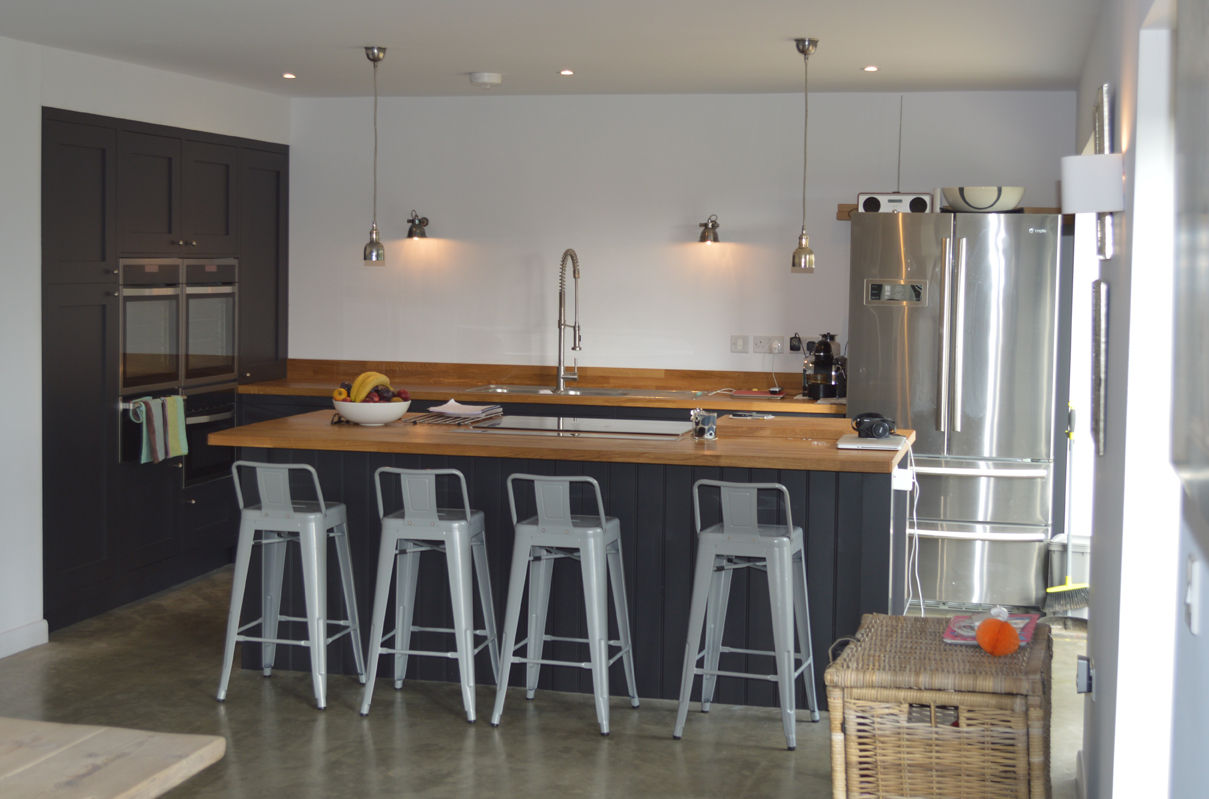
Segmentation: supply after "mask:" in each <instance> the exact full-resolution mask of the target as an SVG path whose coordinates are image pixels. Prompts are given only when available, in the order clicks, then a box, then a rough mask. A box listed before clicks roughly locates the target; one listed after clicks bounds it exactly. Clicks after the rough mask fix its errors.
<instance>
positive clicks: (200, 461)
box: [181, 385, 236, 486]
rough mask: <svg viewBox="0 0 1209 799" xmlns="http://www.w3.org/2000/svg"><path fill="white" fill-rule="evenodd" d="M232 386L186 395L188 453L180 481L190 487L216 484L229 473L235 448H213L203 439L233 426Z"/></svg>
mask: <svg viewBox="0 0 1209 799" xmlns="http://www.w3.org/2000/svg"><path fill="white" fill-rule="evenodd" d="M235 397H236V394H235V386H234V385H228V386H217V387H213V388H208V389H193V390H190V391H187V392H186V393H185V436H186V438H187V439H188V441H189V452H188V453H187V454H186V455H185V457H184V468H183V470H182V476H181V480H182V483H183V485H186V486H190V485H196V484H197V483H204V482H206V481H209V480H217V479H220V478H223V477H226V476H227V475H229V474H230V473H231V464H232V463H234V462H235V448H234V447H215V446H211V445H210V444H209V443H207V442H206V437H207V436H209V435H210V434H211V433H213V432H215V431H218V430H226V429H227V428H230V427H234V426H235Z"/></svg>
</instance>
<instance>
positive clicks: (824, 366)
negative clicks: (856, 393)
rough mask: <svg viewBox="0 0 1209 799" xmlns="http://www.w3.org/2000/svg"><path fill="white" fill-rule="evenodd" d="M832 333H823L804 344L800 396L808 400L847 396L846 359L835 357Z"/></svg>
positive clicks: (839, 356) (835, 346) (833, 335)
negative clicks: (804, 352) (804, 353)
mask: <svg viewBox="0 0 1209 799" xmlns="http://www.w3.org/2000/svg"><path fill="white" fill-rule="evenodd" d="M834 342H835V334H834V333H823V334H821V335H820V336H819V337H818V339H817V340H815V341H807V342H806V344H805V351H806V355H805V357H804V358H803V361H802V395H803V396H805V397H809V398H810V399H815V400H819V399H829V398H833V397H845V396H847V395H848V370H847V368H848V362H847V360H848V359H847V358H845V357H844V356H842V355H837V354H836V352H835V349H836V348H837V347H838V345H836V344H834Z"/></svg>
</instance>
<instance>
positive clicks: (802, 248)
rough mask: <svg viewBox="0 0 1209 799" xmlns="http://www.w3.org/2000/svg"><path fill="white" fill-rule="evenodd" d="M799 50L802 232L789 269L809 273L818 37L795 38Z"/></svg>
mask: <svg viewBox="0 0 1209 799" xmlns="http://www.w3.org/2000/svg"><path fill="white" fill-rule="evenodd" d="M794 44H795V45H797V48H798V52H799V53H801V54H802V64H803V68H802V108H803V111H802V233H801V235H799V236H798V247H797V249H796V250H794V251H793V260H792V261H791V262H790V264H789V271H790V272H792V273H794V274H809V273H811V272H813V271H814V250H812V249H810V236H808V235H806V133H807V130H808V127H809V123H810V95H809V93H808V91H807V86H808V85H809V77H810V56H811V54H812V53H813V52H814V51H815V50H816V49H817V48H818V46H819V40H818V39H794Z"/></svg>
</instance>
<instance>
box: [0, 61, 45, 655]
mask: <svg viewBox="0 0 1209 799" xmlns="http://www.w3.org/2000/svg"><path fill="white" fill-rule="evenodd" d="M37 55H38V54H37V48H36V47H33V46H31V45H28V44H24V43H22V42H15V41H13V40H11V39H4V38H0V108H3V109H4V115H3V121H2V122H0V176H2V177H0V282H2V283H3V285H4V291H3V292H0V342H2V343H0V383H3V384H5V385H7V386H10V393H12V392H16V393H18V394H19V395H20V397H21V401H20V405H21V408H22V410H21V412H19V413H13V412H9V413H5V414H3V415H0V441H2V442H3V457H0V506H3V507H4V521H3V524H0V553H3V554H2V555H0V657H3V656H4V655H8V654H11V653H13V652H17V651H19V650H21V649H25V648H27V647H30V646H33V645H35V644H39V643H42V642H44V641H45V640H46V623H45V621H43V619H42V502H41V496H42V468H41V466H42V458H41V450H42V424H41V420H42V407H41V401H40V398H41V386H42V378H41V375H42V351H41V343H40V342H41V339H40V335H41V322H40V319H41V315H40V313H39V307H40V299H39V298H40V297H41V292H42V284H41V280H40V277H39V276H40V274H41V270H40V269H39V264H40V263H41V258H42V252H41V245H40V243H39V242H40V233H39V224H40V222H39V220H40V219H41V213H40V211H39V208H38V198H39V196H40V194H41V191H40V187H41V183H42V181H41V173H40V170H39V159H38V158H37V153H38V152H39V151H40V150H41V147H42V140H41V128H42V122H41V116H40V114H41V112H40V111H39V110H38V88H39V86H38V73H37V70H36V69H30V65H31V63H32V64H36V63H37Z"/></svg>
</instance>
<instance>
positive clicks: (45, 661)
mask: <svg viewBox="0 0 1209 799" xmlns="http://www.w3.org/2000/svg"><path fill="white" fill-rule="evenodd" d="M230 580H231V572H230V570H229V569H224V570H220V571H218V572H215V573H213V574H211V575H208V576H206V577H204V578H202V579H200V580H197V581H195V582H192V583H190V584H188V585H185V586H182V587H180V588H176V589H173V590H171V591H168V592H165V593H163V594H160V595H157V596H154V597H151V598H149V599H146V600H143V601H141V602H138V603H135V604H132V605H128V606H126V607H123V608H120V609H118V610H115V611H112V612H110V613H106V614H104V615H102V616H99V617H97V618H94V619H89V620H88V621H85V622H81V623H79V624H76V625H73V626H71V627H68V628H66V629H63V630H59V631H57V632H55V633H54V634H53V635H51V641H50V643H49V644H47V645H45V646H40V647H35V648H34V649H30V650H27V651H25V652H20V653H18V654H16V655H12V656H10V657H7V658H4V659H0V715H3V716H14V717H20V718H29V719H43V720H46V721H58V722H76V723H87V724H104V725H110V726H120V727H138V728H144V729H153V730H160V731H165V732H187V733H211V734H218V735H223V736H225V737H226V738H227V741H228V749H227V754H226V756H225V757H224V758H223V759H222V760H221V761H220V762H218V763H217V764H215V765H213V766H210V767H209V768H208V769H206V770H205V771H203V772H202V773H200V774H198V775H197V776H195V777H193V778H192V779H190V780H189V781H188V782H187V783H185V784H184V785H182V786H181V787H179V788H177V789H176V790H174V791H173V792H172V793H171V794H170V796H173V797H244V796H246V797H266V796H267V797H278V796H282V797H290V799H306V798H308V797H336V796H341V797H343V796H356V797H370V796H424V797H466V796H491V797H509V796H526V797H528V796H565V797H579V796H583V797H606V796H607V797H623V796H635V797H645V796H657V797H697V796H733V797H740V796H741V797H782V796H785V797H789V796H793V797H823V796H830V795H831V762H830V747H829V732H828V724H827V716H826V714H824V715H823V720H822V721H821V722H819V723H818V724H812V723H810V721H809V720H808V716H807V714H804V713H799V719H800V720H799V722H798V732H797V736H798V747H797V750H796V751H792V752H790V751H787V750H786V749H785V740H784V737H783V736H782V733H781V725H780V723H779V721H778V714H777V711H776V710H775V709H770V708H747V707H735V706H726V705H718V704H715V705H714V707H713V709H712V710H711V712H710V713H709V714H708V715H702V714H700V713H696V712H694V713H691V714H690V715H689V719H688V725H687V727H686V728H685V736H684V739H683V740H681V741H675V740H673V739H672V737H671V730H672V724H673V721H674V719H675V714H676V706H675V703H674V702H670V701H666V700H643V702H642V706H641V707H640V708H639V709H637V710H635V709H631V708H630V707H629V702H628V700H625V699H621V698H616V699H614V700H613V703H612V706H611V712H610V716H611V726H612V734H611V735H610V736H609V737H607V738H604V737H601V736H600V734H599V732H598V730H597V728H596V724H595V716H594V710H593V704H592V701H591V698H590V697H589V696H586V695H581V694H560V693H554V692H539V693H538V696H537V699H536V701H533V702H525V701H524V698H523V694H522V693H521V692H520V691H519V690H514V691H512V692H511V693H510V694H509V697H508V703H507V705H506V706H505V708H504V718H503V723H502V724H501V725H500V726H499V727H498V728H494V727H491V726H490V725H489V724H488V723H487V716H488V715H489V713H490V708H491V704H492V702H493V699H494V690H493V688H492V687H491V686H489V685H485V686H483V687H481V688H480V689H479V693H478V707H479V722H478V723H477V724H467V723H466V720H465V717H464V716H463V714H462V707H461V695H460V692H459V690H458V688H457V686H456V685H453V684H444V683H431V682H429V683H425V682H418V681H414V682H408V683H407V684H406V686H405V688H404V690H402V691H398V692H396V691H393V690H391V687H390V683H389V681H388V680H385V679H382V680H380V681H379V684H378V689H377V690H376V691H375V694H374V705H373V710H372V712H371V714H370V715H369V716H368V717H367V718H362V717H361V716H360V715H359V714H358V713H357V708H358V706H359V704H360V697H361V686H360V685H358V684H357V681H356V679H355V678H352V677H344V676H333V677H332V678H331V679H330V680H329V684H328V692H329V699H328V709H327V710H326V711H319V710H316V709H315V708H314V704H313V698H312V696H311V686H310V677H309V675H308V674H306V673H299V672H287V671H277V672H274V674H273V677H272V678H271V679H267V680H266V679H263V678H262V677H261V676H260V675H259V672H253V671H246V670H245V671H238V672H237V673H236V674H235V675H234V676H233V677H232V683H231V688H230V693H229V695H228V698H227V701H226V702H225V703H222V704H220V703H218V702H216V701H215V700H214V690H215V687H216V684H217V679H218V671H219V663H220V658H221V650H222V637H223V625H224V621H225V614H226V607H227V601H228V596H229V591H230ZM1055 642H1056V645H1055V660H1054V672H1053V674H1054V691H1053V695H1054V708H1053V727H1052V740H1051V752H1052V772H1051V773H1052V780H1053V789H1054V790H1053V795H1054V797H1055V798H1056V799H1069V798H1070V797H1074V796H1075V788H1074V768H1075V753H1076V751H1077V750H1078V748H1079V746H1080V740H1081V737H1082V700H1081V698H1080V697H1079V696H1078V695H1077V694H1076V693H1075V691H1074V679H1073V676H1074V668H1075V667H1074V660H1075V655H1076V654H1078V653H1080V652H1082V651H1083V650H1084V647H1085V635H1083V634H1082V633H1081V632H1080V631H1079V630H1077V629H1076V630H1056V632H1055ZM804 716H805V717H806V720H801V719H802V717H804Z"/></svg>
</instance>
